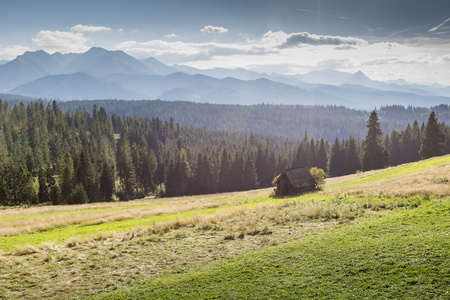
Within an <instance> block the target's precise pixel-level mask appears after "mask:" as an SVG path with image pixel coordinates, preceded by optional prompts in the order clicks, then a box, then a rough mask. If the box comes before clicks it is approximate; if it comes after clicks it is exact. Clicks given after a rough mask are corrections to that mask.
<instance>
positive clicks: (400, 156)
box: [389, 129, 406, 166]
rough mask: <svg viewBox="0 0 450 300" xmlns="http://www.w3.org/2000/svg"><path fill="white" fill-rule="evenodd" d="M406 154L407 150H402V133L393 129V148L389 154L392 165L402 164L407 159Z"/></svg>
mask: <svg viewBox="0 0 450 300" xmlns="http://www.w3.org/2000/svg"><path fill="white" fill-rule="evenodd" d="M404 150H406V149H404ZM404 156H405V152H404V151H402V143H401V141H400V135H399V134H398V133H397V131H395V130H394V129H393V130H392V133H391V149H390V156H389V164H390V165H391V166H397V165H399V164H401V163H402V162H403V161H404V160H405V159H404Z"/></svg>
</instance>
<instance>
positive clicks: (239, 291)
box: [88, 197, 450, 299]
mask: <svg viewBox="0 0 450 300" xmlns="http://www.w3.org/2000/svg"><path fill="white" fill-rule="evenodd" d="M449 286H450V198H449V197H446V198H441V199H432V200H430V201H428V202H426V203H424V204H423V205H421V206H420V207H419V208H416V209H413V210H397V211H395V212H392V213H389V214H384V215H379V216H378V217H372V218H363V219H360V220H358V221H356V222H355V223H353V224H352V225H346V226H341V227H337V228H334V229H330V230H324V231H321V232H318V233H315V234H312V235H309V236H306V237H305V238H304V239H301V240H298V241H295V242H290V243H288V244H285V245H282V246H276V247H271V248H269V249H267V250H262V251H257V252H254V253H251V254H248V255H245V256H241V257H239V258H236V259H233V260H227V261H219V262H215V263H208V264H204V265H201V266H198V267H193V268H187V269H181V270H179V271H178V272H176V273H171V274H167V275H164V276H159V277H155V278H154V279H150V280H149V281H142V282H140V283H137V284H134V285H132V286H131V287H128V288H122V289H119V290H116V291H111V292H109V293H105V294H101V295H96V296H92V297H88V298H92V299H330V298H331V299H366V298H369V299H379V298H385V299H428V298H433V299H449V298H450V290H449V288H448V287H449Z"/></svg>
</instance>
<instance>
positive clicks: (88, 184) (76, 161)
mask: <svg viewBox="0 0 450 300" xmlns="http://www.w3.org/2000/svg"><path fill="white" fill-rule="evenodd" d="M116 103H121V102H112V104H116ZM126 103H128V102H123V103H122V107H126V106H124V105H123V104H126ZM130 103H131V104H133V102H130ZM106 104H107V103H106ZM212 107H213V108H214V106H212ZM234 107H235V106H232V107H231V108H234ZM261 107H262V108H266V109H271V108H273V109H275V110H276V107H272V106H267V107H266V106H261ZM261 107H250V108H254V109H261ZM188 108H189V107H188ZM226 108H228V107H226ZM238 108H239V107H238ZM191 109H192V108H191ZM294 109H295V107H294ZM322 109H323V110H324V112H325V111H327V108H322ZM333 109H339V108H333ZM340 109H342V108H340ZM286 111H287V110H286ZM335 112H337V110H335ZM343 112H346V111H345V110H343ZM180 113H181V112H180ZM186 114H187V115H189V112H188V111H187V112H186ZM398 115H399V118H400V114H398ZM197 116H198V117H200V116H201V115H200V114H197ZM231 117H232V116H231V115H230V118H231ZM244 117H245V116H244ZM244 117H243V116H242V115H241V116H240V118H244ZM316 117H317V116H316ZM291 118H292V120H293V121H294V120H295V118H293V117H292V116H291ZM232 119H233V118H232ZM238 119H239V118H237V119H233V120H238ZM318 119H319V121H320V118H318ZM371 119H372V121H370V120H371ZM254 121H255V122H257V121H258V120H257V119H254ZM260 121H261V123H264V122H265V121H264V119H261V120H260ZM369 121H370V122H368V121H366V120H360V121H359V122H361V123H363V124H362V125H361V126H364V127H365V123H366V122H367V123H368V124H373V125H371V126H369V127H373V128H375V129H376V130H372V134H371V135H370V136H369V134H368V138H367V139H366V141H365V143H362V142H361V141H358V140H355V139H354V138H352V137H348V138H347V139H342V140H340V139H337V138H335V141H334V142H333V143H332V144H331V143H328V142H326V141H324V140H323V139H318V138H317V139H314V138H311V137H310V136H309V135H308V134H307V133H306V132H304V131H302V132H303V134H304V135H303V138H302V139H301V141H294V140H292V139H288V138H285V137H276V136H269V135H262V134H255V135H253V134H252V135H248V134H246V133H243V132H237V131H229V130H217V131H213V130H209V129H205V128H196V127H192V126H184V125H179V124H178V123H175V121H174V120H173V119H171V120H170V121H162V120H161V119H158V118H156V119H149V118H142V117H136V116H133V117H129V116H128V117H123V116H120V115H118V114H112V115H110V116H109V115H108V114H107V113H106V110H105V108H103V107H99V108H97V106H94V108H93V109H92V114H90V113H89V112H87V111H86V110H84V109H77V110H76V111H75V112H66V113H63V112H62V110H61V109H60V108H59V106H58V103H57V102H56V101H54V102H52V103H47V104H44V103H43V102H30V103H28V104H27V105H24V104H23V103H20V104H19V105H14V107H11V106H10V105H9V104H8V103H7V102H3V101H1V100H0V206H2V205H23V204H37V203H47V202H50V201H51V202H52V203H53V204H77V203H86V202H96V201H112V200H114V199H117V198H118V199H122V200H128V199H133V198H137V197H143V196H145V195H149V194H157V195H164V196H180V195H191V194H206V193H213V192H226V191H239V190H250V189H255V188H258V187H268V186H270V184H271V182H272V179H273V178H274V176H275V175H277V174H279V173H280V172H282V171H283V170H284V169H286V168H291V167H298V166H309V167H319V168H321V169H323V170H326V172H327V173H328V174H330V175H331V176H339V175H344V174H351V173H355V172H356V171H358V170H361V169H363V170H371V169H374V168H382V167H385V166H386V165H388V164H390V165H397V164H400V163H405V162H410V161H415V160H419V159H420V158H421V157H422V158H428V157H431V156H435V155H443V154H446V153H447V154H448V153H450V143H448V142H447V141H450V127H448V126H445V124H443V123H438V122H437V120H436V115H435V113H434V112H432V113H431V114H430V116H429V119H428V121H427V125H426V126H424V127H421V126H420V125H419V123H418V122H414V123H413V124H412V126H411V125H409V124H408V125H407V126H406V128H405V129H404V130H399V131H398V132H397V131H392V133H391V134H390V135H389V134H388V135H385V136H384V142H383V143H382V144H383V145H381V144H380V143H381V142H382V141H383V133H382V131H381V130H379V123H378V117H377V116H376V112H372V113H371V117H370V119H369ZM355 122H356V121H355ZM272 124H275V123H272ZM284 124H286V123H284ZM317 124H319V125H320V122H319V123H317ZM345 124H349V123H348V122H347V123H345ZM336 126H337V125H336ZM326 128H328V127H326ZM314 129H315V130H316V131H314V132H315V134H320V130H321V129H322V128H321V127H317V128H314ZM298 130H300V129H298ZM370 132H371V131H370V130H369V133H370ZM373 132H375V133H376V135H374V134H373ZM372 136H374V138H371V137H372ZM372 142H373V144H374V145H376V146H377V147H379V148H380V149H381V150H382V151H381V153H382V154H383V156H382V158H383V160H382V161H381V162H380V165H379V166H377V167H373V166H371V165H370V163H371V162H372V160H371V158H370V156H368V155H366V154H367V153H369V152H371V151H372V149H375V148H376V147H374V146H367V145H369V144H370V143H372ZM365 145H366V146H365ZM368 149H369V150H370V151H368ZM366 150H367V151H366ZM372 152H373V151H372ZM366 157H369V158H370V159H365V158H366ZM116 183H120V184H116Z"/></svg>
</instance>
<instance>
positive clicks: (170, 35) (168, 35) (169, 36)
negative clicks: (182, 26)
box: [164, 33, 178, 38]
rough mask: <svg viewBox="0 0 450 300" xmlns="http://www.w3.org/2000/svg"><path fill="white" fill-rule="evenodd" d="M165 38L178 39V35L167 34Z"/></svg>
mask: <svg viewBox="0 0 450 300" xmlns="http://www.w3.org/2000/svg"><path fill="white" fill-rule="evenodd" d="M164 37H165V38H176V37H178V34H175V33H169V34H166V35H165V36H164Z"/></svg>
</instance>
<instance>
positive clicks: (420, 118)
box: [59, 100, 450, 143]
mask: <svg viewBox="0 0 450 300" xmlns="http://www.w3.org/2000/svg"><path fill="white" fill-rule="evenodd" d="M94 104H95V105H97V106H98V107H104V108H105V110H106V112H107V113H108V114H118V115H121V116H134V115H136V116H139V117H147V118H159V119H161V120H163V121H169V120H170V119H171V118H173V119H174V120H176V122H178V123H180V124H182V125H186V126H194V127H202V128H207V129H212V130H229V131H243V132H246V133H263V134H269V135H276V136H285V137H291V138H294V139H302V138H303V136H304V134H305V132H308V135H309V137H312V138H314V139H316V140H318V139H322V138H323V139H324V140H325V141H328V142H330V143H331V142H333V141H334V139H335V138H336V137H337V138H338V139H348V138H349V137H350V136H352V137H354V138H356V139H364V138H365V135H366V122H367V119H368V117H369V114H370V112H368V111H363V110H355V109H348V108H345V107H342V106H303V105H267V104H266V105H265V104H260V105H251V106H246V105H221V104H205V103H193V102H187V101H161V100H153V101H150V100H140V101H124V100H95V101H68V102H59V106H60V107H61V110H62V111H71V112H74V111H76V109H78V108H80V107H82V108H85V109H86V110H87V111H92V107H93V105H94ZM432 110H434V111H435V112H436V114H437V117H438V119H439V122H444V123H446V124H450V106H449V105H440V106H437V107H432V108H431V109H428V108H416V107H403V106H388V107H381V108H379V109H378V111H377V113H378V116H379V118H380V122H381V129H382V130H383V132H384V133H390V132H392V130H393V129H395V130H397V131H401V130H403V129H404V128H405V127H406V126H407V125H408V124H412V123H414V121H416V120H417V122H419V124H422V123H423V122H426V121H427V118H428V116H429V114H430V112H431V111H432Z"/></svg>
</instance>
